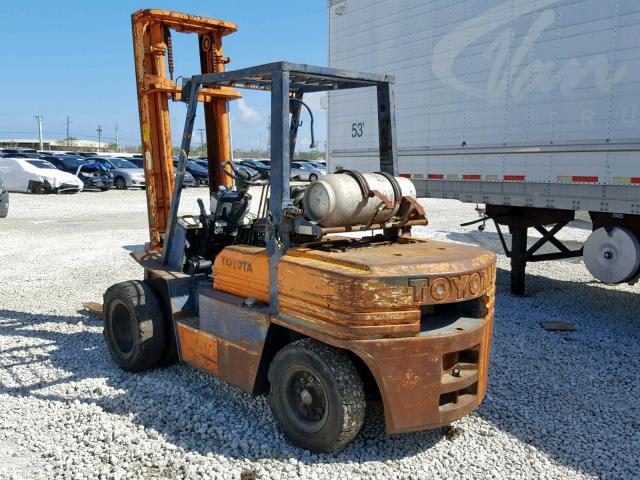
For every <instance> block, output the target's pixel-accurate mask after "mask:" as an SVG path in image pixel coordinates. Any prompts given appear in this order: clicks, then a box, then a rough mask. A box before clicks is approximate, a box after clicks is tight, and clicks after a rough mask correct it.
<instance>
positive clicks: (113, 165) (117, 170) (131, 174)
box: [87, 157, 146, 190]
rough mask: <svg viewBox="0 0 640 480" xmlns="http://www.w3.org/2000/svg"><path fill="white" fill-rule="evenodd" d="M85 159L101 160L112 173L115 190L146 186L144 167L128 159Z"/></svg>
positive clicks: (88, 159)
mask: <svg viewBox="0 0 640 480" xmlns="http://www.w3.org/2000/svg"><path fill="white" fill-rule="evenodd" d="M87 161H88V162H90V161H101V162H103V163H104V164H105V165H107V166H108V168H109V170H110V171H111V174H112V175H113V186H114V187H116V189H117V190H126V189H127V188H128V187H139V188H145V187H146V183H145V178H144V169H143V168H140V167H138V166H137V165H136V164H135V163H133V162H130V161H129V160H124V159H122V158H115V157H89V158H87Z"/></svg>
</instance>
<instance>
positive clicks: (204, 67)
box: [131, 10, 241, 251]
mask: <svg viewBox="0 0 640 480" xmlns="http://www.w3.org/2000/svg"><path fill="white" fill-rule="evenodd" d="M131 24H132V30H133V52H134V61H135V69H136V85H137V90H138V110H139V113H140V132H141V136H142V156H143V159H144V170H145V176H146V182H147V212H148V216H149V236H150V244H149V247H148V248H149V250H150V251H159V250H161V249H162V246H163V242H164V235H165V233H166V230H167V221H168V218H169V211H170V207H171V194H172V191H173V187H174V168H173V158H172V153H173V145H172V141H171V125H170V119H169V100H173V101H179V100H182V98H181V96H182V88H181V86H178V85H177V83H176V82H175V80H174V67H173V48H172V38H171V31H172V30H173V31H176V32H181V33H196V34H197V35H198V45H199V55H200V70H201V72H202V73H203V74H206V73H216V72H224V70H225V64H226V63H228V62H229V58H227V57H224V56H223V52H222V37H223V36H225V35H228V34H230V33H233V32H235V31H236V30H237V27H236V25H235V24H234V23H231V22H224V21H221V20H214V19H210V18H204V17H198V16H194V15H187V14H183V13H176V12H169V11H164V10H138V11H137V12H135V13H134V14H133V15H132V16H131ZM240 96H241V95H240V93H239V92H237V91H236V90H234V89H233V88H228V87H213V88H203V89H201V90H200V92H199V95H198V101H200V102H203V103H204V123H205V128H206V141H207V158H208V163H209V172H210V173H209V188H210V190H211V191H212V192H213V191H215V190H217V188H218V186H219V185H230V184H231V182H232V179H231V177H229V176H228V175H226V174H225V173H224V172H223V171H222V169H221V168H220V167H221V165H222V164H223V163H224V162H225V161H227V160H230V159H231V144H230V141H229V116H228V101H229V100H234V99H237V98H240ZM181 174H183V173H180V172H178V173H177V175H181Z"/></svg>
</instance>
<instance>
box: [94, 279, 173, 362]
mask: <svg viewBox="0 0 640 480" xmlns="http://www.w3.org/2000/svg"><path fill="white" fill-rule="evenodd" d="M104 312H105V317H104V334H105V337H106V340H107V345H108V346H109V351H110V352H111V356H112V357H113V360H114V361H115V363H116V364H117V365H118V366H119V367H120V368H121V369H122V370H124V371H126V372H140V371H142V370H148V369H150V368H153V367H155V366H156V365H158V363H159V362H160V361H161V360H162V357H163V354H164V351H165V347H166V332H165V323H164V318H163V312H162V308H161V306H160V301H159V300H158V298H157V297H156V295H155V294H154V293H153V290H151V288H150V287H149V285H147V284H146V283H145V282H142V281H139V280H131V281H127V282H121V283H116V284H115V285H112V286H111V287H109V288H108V289H107V291H106V292H105V294H104Z"/></svg>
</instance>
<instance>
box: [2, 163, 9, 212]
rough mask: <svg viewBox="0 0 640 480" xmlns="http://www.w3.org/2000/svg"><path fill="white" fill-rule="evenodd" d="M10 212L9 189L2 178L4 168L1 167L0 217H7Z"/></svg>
mask: <svg viewBox="0 0 640 480" xmlns="http://www.w3.org/2000/svg"><path fill="white" fill-rule="evenodd" d="M8 214H9V191H8V190H7V187H5V186H4V181H3V180H2V170H1V169H0V218H6V216H7V215H8Z"/></svg>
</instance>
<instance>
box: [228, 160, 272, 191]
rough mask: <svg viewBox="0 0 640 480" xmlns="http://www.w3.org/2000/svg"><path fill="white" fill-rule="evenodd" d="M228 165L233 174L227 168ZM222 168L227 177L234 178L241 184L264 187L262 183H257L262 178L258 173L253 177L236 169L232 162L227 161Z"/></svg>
mask: <svg viewBox="0 0 640 480" xmlns="http://www.w3.org/2000/svg"><path fill="white" fill-rule="evenodd" d="M227 165H229V167H230V168H231V172H229V171H228V170H227V169H226V168H225V167H226V166H227ZM220 168H221V169H222V171H223V172H224V174H225V175H227V176H229V177H231V178H233V179H234V180H237V181H239V182H244V183H246V184H247V185H262V184H261V183H259V182H257V181H256V180H259V179H260V177H261V175H260V173H258V172H256V173H255V174H253V175H252V174H251V173H249V172H241V171H239V170H238V169H236V167H235V165H234V164H233V162H232V161H231V160H226V161H225V162H222V165H220Z"/></svg>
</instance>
